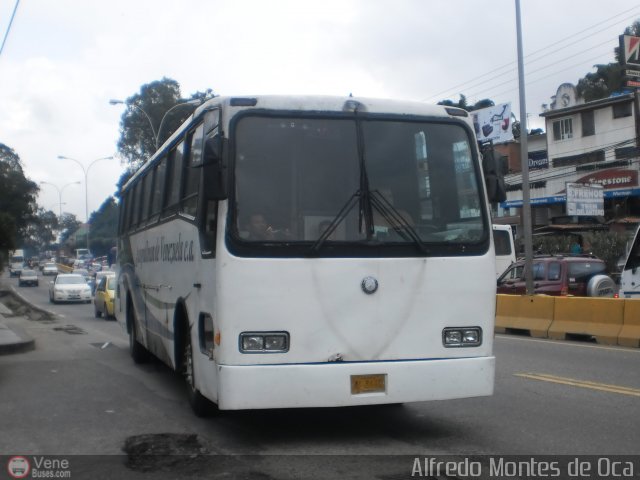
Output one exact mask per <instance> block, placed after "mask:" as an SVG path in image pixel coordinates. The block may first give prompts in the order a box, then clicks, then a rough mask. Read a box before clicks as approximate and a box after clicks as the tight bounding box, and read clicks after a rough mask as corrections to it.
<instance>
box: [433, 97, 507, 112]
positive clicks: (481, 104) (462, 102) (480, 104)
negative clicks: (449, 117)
mask: <svg viewBox="0 0 640 480" xmlns="http://www.w3.org/2000/svg"><path fill="white" fill-rule="evenodd" d="M438 105H444V106H446V107H458V108H462V109H463V110H466V111H467V112H472V111H474V110H480V109H481V108H487V107H493V106H494V105H495V103H494V101H493V100H491V99H488V98H483V99H482V100H478V101H477V102H476V103H474V104H473V105H469V104H468V103H467V97H465V96H464V95H463V94H460V99H459V100H458V101H457V102H454V101H453V100H448V99H447V100H441V101H439V102H438Z"/></svg>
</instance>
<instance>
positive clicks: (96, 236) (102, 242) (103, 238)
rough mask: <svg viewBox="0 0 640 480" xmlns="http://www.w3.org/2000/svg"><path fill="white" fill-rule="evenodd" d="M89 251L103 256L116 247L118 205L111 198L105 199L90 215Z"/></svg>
mask: <svg viewBox="0 0 640 480" xmlns="http://www.w3.org/2000/svg"><path fill="white" fill-rule="evenodd" d="M90 222H91V238H90V241H91V251H92V252H93V254H94V255H96V256H103V255H107V253H109V250H110V249H111V248H112V247H114V246H115V245H116V238H117V235H118V204H117V203H116V201H115V199H114V198H113V197H109V198H107V199H106V200H105V201H104V202H103V203H102V205H100V208H98V210H96V211H95V212H93V213H92V214H91V219H90Z"/></svg>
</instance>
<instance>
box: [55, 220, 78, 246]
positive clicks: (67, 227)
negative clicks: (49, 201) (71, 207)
mask: <svg viewBox="0 0 640 480" xmlns="http://www.w3.org/2000/svg"><path fill="white" fill-rule="evenodd" d="M79 227H80V222H79V221H78V219H77V218H76V216H75V215H74V214H72V213H63V214H62V218H61V219H60V223H59V228H60V230H61V232H62V233H61V234H60V244H61V245H62V244H64V243H66V242H67V240H68V239H69V237H70V236H71V235H72V234H73V233H74V232H75V231H76V230H78V228H79ZM72 248H75V245H72Z"/></svg>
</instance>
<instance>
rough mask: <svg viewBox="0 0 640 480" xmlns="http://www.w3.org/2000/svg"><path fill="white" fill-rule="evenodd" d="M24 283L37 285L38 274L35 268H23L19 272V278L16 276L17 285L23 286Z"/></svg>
mask: <svg viewBox="0 0 640 480" xmlns="http://www.w3.org/2000/svg"><path fill="white" fill-rule="evenodd" d="M25 285H33V286H34V287H37V286H38V274H37V273H36V271H35V270H30V269H25V270H22V271H21V272H20V278H18V286H20V287H24V286H25Z"/></svg>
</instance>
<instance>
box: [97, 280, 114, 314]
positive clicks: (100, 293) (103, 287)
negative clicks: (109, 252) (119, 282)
mask: <svg viewBox="0 0 640 480" xmlns="http://www.w3.org/2000/svg"><path fill="white" fill-rule="evenodd" d="M115 288H116V276H115V274H112V275H104V276H102V278H101V279H100V282H99V283H98V286H97V287H96V294H95V296H94V297H93V311H94V314H95V316H96V318H98V317H101V316H102V315H104V316H105V318H110V317H113V306H114V298H115Z"/></svg>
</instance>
